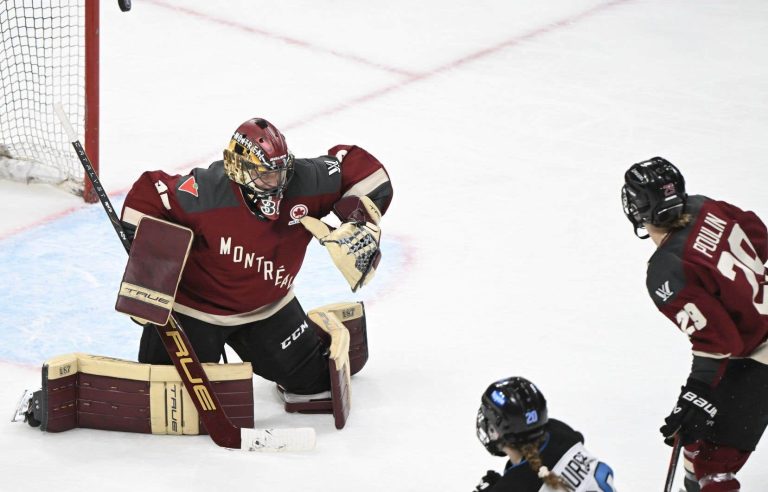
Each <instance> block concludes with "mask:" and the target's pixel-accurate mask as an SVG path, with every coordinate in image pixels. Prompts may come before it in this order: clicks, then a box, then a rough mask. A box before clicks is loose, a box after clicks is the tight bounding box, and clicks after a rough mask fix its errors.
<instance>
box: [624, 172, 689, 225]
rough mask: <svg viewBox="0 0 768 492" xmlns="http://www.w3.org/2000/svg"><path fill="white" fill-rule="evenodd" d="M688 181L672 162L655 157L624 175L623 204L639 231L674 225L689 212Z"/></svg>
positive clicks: (630, 219) (625, 212)
mask: <svg viewBox="0 0 768 492" xmlns="http://www.w3.org/2000/svg"><path fill="white" fill-rule="evenodd" d="M687 196H688V195H686V193H685V179H683V175H682V174H680V171H679V170H678V169H677V168H676V167H675V166H674V165H673V164H672V163H671V162H669V161H668V160H666V159H664V158H662V157H654V158H653V159H649V160H647V161H643V162H638V163H637V164H633V165H632V167H630V168H629V170H628V171H627V172H626V173H625V174H624V186H623V187H622V189H621V201H622V205H623V207H624V215H626V216H627V218H628V219H629V221H630V222H631V223H632V225H633V226H634V228H635V235H636V236H637V237H639V238H641V239H646V238H648V235H647V234H646V235H644V236H641V235H640V234H639V233H638V232H637V231H638V229H644V228H645V225H644V224H651V225H654V226H658V227H667V226H669V225H671V224H672V223H673V222H674V221H675V220H676V219H678V218H679V217H680V216H681V215H683V213H684V212H685V200H686V198H687Z"/></svg>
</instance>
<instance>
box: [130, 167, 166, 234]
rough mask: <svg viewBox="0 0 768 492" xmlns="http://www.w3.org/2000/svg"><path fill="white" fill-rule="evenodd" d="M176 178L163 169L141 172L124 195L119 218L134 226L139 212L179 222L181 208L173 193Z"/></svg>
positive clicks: (139, 214)
mask: <svg viewBox="0 0 768 492" xmlns="http://www.w3.org/2000/svg"><path fill="white" fill-rule="evenodd" d="M178 180H179V176H178V175H176V176H171V175H169V174H166V173H164V172H163V171H147V172H145V173H143V174H142V175H141V176H140V177H139V179H138V180H136V182H135V183H134V184H133V187H132V188H131V190H130V191H129V192H128V195H127V196H126V197H125V203H124V204H123V211H122V216H121V220H122V221H123V222H124V223H126V224H129V225H131V226H134V227H135V226H136V224H137V223H138V219H139V218H140V217H141V214H145V215H151V216H153V217H157V218H159V219H163V220H168V221H170V222H175V223H181V222H180V221H179V217H178V212H180V211H181V208H180V207H179V205H178V203H177V201H176V198H175V193H174V191H175V186H176V183H177V181H178Z"/></svg>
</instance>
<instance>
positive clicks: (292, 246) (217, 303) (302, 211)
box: [121, 146, 392, 326]
mask: <svg viewBox="0 0 768 492" xmlns="http://www.w3.org/2000/svg"><path fill="white" fill-rule="evenodd" d="M340 150H348V153H347V154H346V156H345V157H344V158H343V159H342V160H341V161H340V160H338V159H337V158H336V157H333V155H335V154H336V153H337V152H339V151H340ZM329 154H331V155H327V156H321V157H317V158H314V159H296V160H295V163H294V172H293V176H292V178H291V180H290V182H289V184H288V187H287V188H286V190H285V193H284V196H283V199H282V201H281V203H280V215H279V217H278V219H277V220H262V219H260V218H259V217H258V216H257V215H256V213H255V212H254V210H253V209H252V207H253V205H252V204H251V202H250V201H247V199H246V198H245V196H244V191H243V190H242V188H241V187H240V186H239V185H237V184H236V183H234V182H233V181H231V180H230V179H229V178H228V177H227V175H226V173H225V172H224V163H223V162H222V161H217V162H214V163H213V164H211V165H210V166H209V167H208V168H207V169H203V168H196V169H194V170H192V172H191V173H190V174H187V175H185V176H179V175H173V176H171V175H169V174H166V173H164V172H162V171H148V172H145V173H144V174H142V175H141V177H140V178H139V179H138V181H136V183H135V184H134V185H133V187H132V188H131V191H130V192H129V193H128V196H127V197H126V199H125V204H124V206H123V212H122V217H121V219H122V221H123V223H124V224H125V225H127V228H128V229H129V230H130V229H131V226H132V227H134V228H135V226H136V224H138V221H139V219H140V218H141V216H142V215H151V216H154V217H158V218H161V219H164V220H167V221H170V222H174V223H176V224H180V225H183V226H186V227H189V228H190V229H192V231H193V232H194V240H193V243H192V249H191V251H190V254H189V258H188V260H187V264H186V267H185V269H184V273H183V275H182V278H181V282H180V284H179V288H178V292H177V296H176V305H175V306H174V309H175V310H177V311H178V312H180V313H183V314H186V315H188V316H192V317H195V318H197V319H201V320H203V321H206V322H209V323H213V324H217V325H221V326H235V325H239V324H243V323H247V322H251V321H256V320H259V319H264V318H267V317H269V316H271V315H272V314H273V313H274V312H276V311H277V310H279V309H280V308H281V307H283V306H284V305H285V304H287V303H288V302H289V301H290V300H291V299H293V290H292V286H293V282H294V279H295V278H296V274H298V272H299V269H300V268H301V264H302V262H303V261H304V255H305V253H306V249H307V245H308V244H309V242H310V240H311V239H312V235H311V234H310V233H309V232H308V231H307V230H306V229H305V228H304V227H303V226H302V225H301V223H300V222H299V219H300V218H301V217H304V216H305V215H310V216H312V217H317V218H322V217H324V216H326V215H328V213H330V212H331V211H333V206H334V204H335V203H336V202H337V201H339V200H340V199H341V198H342V197H347V196H363V195H367V196H368V197H369V198H371V200H372V201H373V202H374V203H375V204H376V205H377V206H378V207H379V209H380V210H381V212H382V213H384V212H385V211H386V209H387V207H388V206H389V203H390V200H391V199H392V187H391V184H390V181H389V176H388V174H387V172H386V170H385V169H384V166H383V165H382V164H381V163H380V162H379V161H378V160H377V159H376V158H375V157H373V156H372V155H371V154H369V153H368V152H366V151H365V150H363V149H361V148H359V147H354V146H352V147H350V146H336V147H334V148H332V149H330V150H329Z"/></svg>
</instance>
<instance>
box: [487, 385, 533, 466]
mask: <svg viewBox="0 0 768 492" xmlns="http://www.w3.org/2000/svg"><path fill="white" fill-rule="evenodd" d="M481 401H482V404H481V405H480V409H479V410H478V412H477V438H478V439H479V440H480V442H481V443H482V445H483V446H485V449H486V450H487V451H488V452H489V453H491V454H492V455H494V456H505V453H504V451H503V450H502V447H503V446H504V445H505V444H511V445H515V446H519V445H522V444H526V443H529V442H533V441H535V440H537V439H539V438H540V437H542V436H543V435H544V434H545V432H546V430H547V422H548V416H547V400H546V399H544V395H542V394H541V392H540V391H539V388H537V387H536V386H535V385H534V384H533V383H531V382H530V381H528V380H527V379H525V378H520V377H512V378H507V379H502V380H501V381H496V382H495V383H493V384H492V385H490V386H489V387H488V389H486V390H485V393H483V396H482V399H481Z"/></svg>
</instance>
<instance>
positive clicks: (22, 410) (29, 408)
mask: <svg viewBox="0 0 768 492" xmlns="http://www.w3.org/2000/svg"><path fill="white" fill-rule="evenodd" d="M35 393H40V392H39V391H38V392H35V391H32V390H24V394H22V395H21V398H20V399H19V403H18V404H17V405H16V411H15V412H14V414H13V418H11V422H26V423H28V424H29V425H30V426H32V427H37V426H39V425H40V421H39V420H38V419H36V418H35V417H34V407H35V404H34V399H35ZM38 398H39V395H38Z"/></svg>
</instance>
